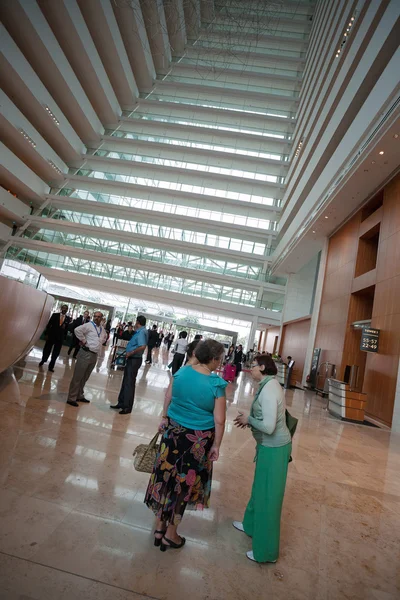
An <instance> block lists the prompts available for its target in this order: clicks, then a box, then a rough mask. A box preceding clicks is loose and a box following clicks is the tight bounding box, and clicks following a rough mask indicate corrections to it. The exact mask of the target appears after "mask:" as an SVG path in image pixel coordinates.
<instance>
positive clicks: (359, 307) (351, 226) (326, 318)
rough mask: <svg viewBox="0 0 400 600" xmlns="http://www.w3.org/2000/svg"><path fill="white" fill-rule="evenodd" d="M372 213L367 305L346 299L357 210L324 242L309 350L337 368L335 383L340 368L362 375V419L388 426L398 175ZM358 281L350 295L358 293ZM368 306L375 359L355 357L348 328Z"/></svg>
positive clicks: (399, 339) (396, 310) (396, 324)
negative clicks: (372, 263)
mask: <svg viewBox="0 0 400 600" xmlns="http://www.w3.org/2000/svg"><path fill="white" fill-rule="evenodd" d="M378 211H379V212H378ZM378 211H377V212H378V214H375V213H374V214H373V216H371V217H369V220H370V221H371V223H372V222H374V223H377V222H379V220H380V233H379V244H378V256H377V262H376V273H375V274H374V277H373V279H374V281H372V279H371V277H372V275H371V276H370V277H368V276H367V277H365V278H364V279H365V281H364V283H363V285H365V286H366V285H369V284H370V283H371V281H372V283H374V282H376V284H375V295H374V297H373V300H372V299H371V300H370V303H369V304H368V302H367V301H365V299H364V300H362V299H360V298H357V296H356V295H354V294H353V295H352V294H351V292H352V287H353V282H354V275H355V265H356V260H357V251H358V244H359V237H360V235H363V234H365V231H366V227H367V225H366V224H365V223H366V221H365V220H364V222H362V221H361V213H362V211H361V210H360V211H359V212H358V213H357V214H356V215H354V217H353V218H352V219H350V220H349V221H348V223H346V224H345V225H344V226H343V227H342V228H341V229H340V230H339V231H337V232H336V233H335V234H334V235H333V236H332V237H331V239H330V241H329V249H328V257H327V269H326V274H325V281H324V286H323V292H322V300H321V310H320V316H319V321H318V327H317V335H316V341H315V346H316V347H320V348H321V349H322V354H321V362H322V361H326V360H328V361H329V362H333V363H334V364H336V365H337V367H338V369H337V377H338V378H339V379H341V378H343V374H344V367H345V366H346V364H358V365H359V367H360V368H361V373H360V375H361V376H362V374H363V371H364V381H363V392H365V393H366V394H367V407H366V414H367V415H368V416H370V417H372V418H374V419H376V420H377V421H381V422H382V423H385V424H387V425H390V424H391V421H392V414H393V406H394V397H395V389H396V380H397V371H398V365H399V355H400V176H396V177H395V178H394V179H393V180H392V181H391V182H390V183H389V184H388V185H387V186H386V187H385V189H384V191H383V204H382V207H381V208H379V209H378ZM360 280H361V278H359V281H358V282H356V283H355V284H354V286H355V287H354V288H353V291H355V290H356V288H357V289H359V287H360V285H361V284H360ZM368 282H369V283H368ZM361 287H362V286H361ZM372 301H373V305H372V324H371V325H372V327H376V328H377V329H380V330H381V333H380V346H379V352H378V353H377V354H373V353H364V352H361V351H360V350H359V339H358V338H359V336H360V334H359V333H357V332H355V331H353V330H351V328H350V324H351V323H352V322H353V321H355V320H361V319H362V318H363V316H362V315H364V316H365V318H369V316H370V315H368V312H370V311H371V302H372Z"/></svg>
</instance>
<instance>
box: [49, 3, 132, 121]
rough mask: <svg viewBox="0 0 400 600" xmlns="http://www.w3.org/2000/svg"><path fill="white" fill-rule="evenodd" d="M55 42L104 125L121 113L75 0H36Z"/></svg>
mask: <svg viewBox="0 0 400 600" xmlns="http://www.w3.org/2000/svg"><path fill="white" fill-rule="evenodd" d="M38 3H39V6H40V8H41V10H42V12H43V14H44V15H45V17H46V19H47V21H48V23H49V24H50V27H51V28H52V30H53V33H54V35H55V36H56V37H57V41H58V43H59V44H60V46H61V48H62V50H63V52H64V54H65V56H66V57H67V59H68V62H69V64H70V65H71V67H72V68H73V70H74V73H75V75H76V76H77V78H78V79H79V82H80V84H81V86H82V88H83V89H84V91H85V93H86V95H87V97H88V98H89V100H90V103H91V105H92V106H93V108H94V110H95V111H96V113H97V116H98V117H99V119H100V121H101V122H102V124H103V125H104V126H106V125H108V124H109V123H113V122H114V121H115V118H117V119H118V117H119V116H120V115H121V113H122V109H121V107H120V105H119V102H118V99H117V97H116V95H115V93H114V89H113V87H112V85H111V83H110V80H109V78H108V75H107V73H106V71H105V69H104V66H103V63H102V61H101V58H100V56H99V53H98V52H97V48H96V46H95V44H94V42H93V39H92V36H91V34H90V32H89V29H88V27H87V25H86V22H85V20H84V18H83V15H82V13H81V11H80V8H79V6H78V3H77V1H76V0H38Z"/></svg>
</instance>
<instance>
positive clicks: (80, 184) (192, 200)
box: [54, 175, 281, 233]
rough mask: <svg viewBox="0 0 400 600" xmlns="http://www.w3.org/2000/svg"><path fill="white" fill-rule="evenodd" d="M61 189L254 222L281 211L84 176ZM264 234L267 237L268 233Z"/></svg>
mask: <svg viewBox="0 0 400 600" xmlns="http://www.w3.org/2000/svg"><path fill="white" fill-rule="evenodd" d="M54 187H57V186H54ZM63 187H66V188H72V189H82V190H88V191H91V192H97V193H101V194H115V195H121V196H127V197H129V198H137V199H142V200H152V201H155V202H157V201H158V202H165V203H167V204H168V203H169V204H171V205H172V206H173V205H175V204H178V205H180V206H191V207H194V208H197V207H201V208H204V209H206V210H210V211H213V210H218V211H222V212H225V213H230V214H234V215H243V216H249V217H252V218H255V219H271V218H272V215H271V212H272V213H273V211H277V212H279V211H280V210H281V209H280V207H275V206H268V205H262V204H255V203H251V202H243V201H241V200H231V199H229V198H217V197H216V196H208V195H206V194H197V193H190V194H189V193H188V192H181V191H179V190H168V189H160V188H155V187H151V186H146V185H138V184H133V183H123V182H118V181H109V180H106V179H95V178H94V177H85V176H84V175H70V176H69V177H68V179H67V181H66V184H65V186H63ZM266 231H267V233H269V232H268V230H266Z"/></svg>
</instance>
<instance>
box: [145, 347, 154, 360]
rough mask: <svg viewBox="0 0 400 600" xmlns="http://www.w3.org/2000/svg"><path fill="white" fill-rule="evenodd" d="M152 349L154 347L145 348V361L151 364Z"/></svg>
mask: <svg viewBox="0 0 400 600" xmlns="http://www.w3.org/2000/svg"><path fill="white" fill-rule="evenodd" d="M153 348H155V346H147V358H146V360H147V361H148V362H150V363H151V353H152V352H153Z"/></svg>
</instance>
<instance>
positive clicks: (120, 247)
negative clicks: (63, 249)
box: [25, 229, 265, 281]
mask: <svg viewBox="0 0 400 600" xmlns="http://www.w3.org/2000/svg"><path fill="white" fill-rule="evenodd" d="M25 235H26V237H29V238H31V239H33V240H38V241H43V242H50V243H52V244H62V245H64V246H72V247H73V248H82V249H84V250H97V251H98V252H105V253H107V254H116V255H118V256H129V257H132V258H135V259H138V260H146V261H154V262H157V263H163V264H165V265H174V266H178V267H182V268H184V269H185V268H186V269H198V270H200V271H206V272H208V273H217V274H219V275H231V276H235V277H243V278H244V279H252V280H262V281H264V280H265V274H262V272H261V266H255V265H246V264H245V263H244V262H242V263H237V262H234V261H226V260H217V259H211V258H208V257H204V256H198V255H195V254H184V253H181V252H174V251H172V250H164V249H160V248H154V247H153V246H147V247H146V246H142V245H138V244H128V243H124V242H118V241H114V240H107V239H102V238H101V237H97V236H96V237H92V236H88V235H85V234H75V233H65V232H62V231H54V230H52V229H40V231H33V230H27V231H26V233H25ZM214 237H216V236H214Z"/></svg>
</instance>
